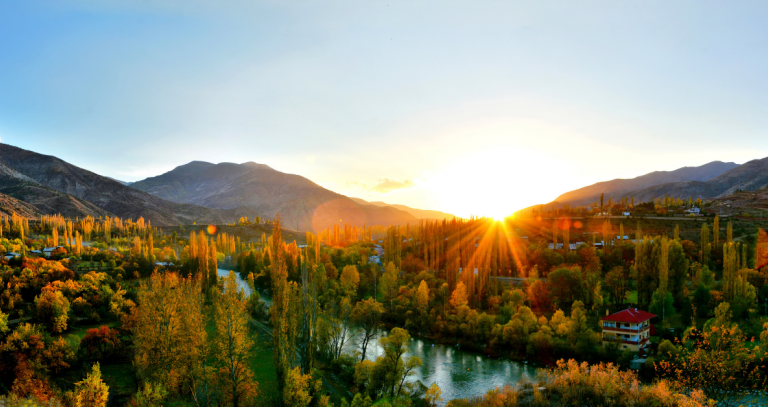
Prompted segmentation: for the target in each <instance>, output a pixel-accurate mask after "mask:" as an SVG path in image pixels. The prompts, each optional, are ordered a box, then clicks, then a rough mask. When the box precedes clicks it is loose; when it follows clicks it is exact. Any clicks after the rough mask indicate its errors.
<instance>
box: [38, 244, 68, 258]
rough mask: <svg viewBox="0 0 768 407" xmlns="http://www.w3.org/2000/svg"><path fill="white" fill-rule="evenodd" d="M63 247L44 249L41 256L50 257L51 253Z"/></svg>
mask: <svg viewBox="0 0 768 407" xmlns="http://www.w3.org/2000/svg"><path fill="white" fill-rule="evenodd" d="M63 247H64V246H56V247H46V248H45V249H43V256H45V257H51V253H53V251H54V250H56V249H59V248H63Z"/></svg>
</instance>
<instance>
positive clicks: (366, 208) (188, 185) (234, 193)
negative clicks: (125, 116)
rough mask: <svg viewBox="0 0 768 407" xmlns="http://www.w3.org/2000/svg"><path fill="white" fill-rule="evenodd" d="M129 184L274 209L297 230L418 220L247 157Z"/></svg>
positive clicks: (190, 199)
mask: <svg viewBox="0 0 768 407" xmlns="http://www.w3.org/2000/svg"><path fill="white" fill-rule="evenodd" d="M131 187H132V188H135V189H137V190H141V191H144V192H147V193H149V194H152V195H154V196H157V197H159V198H162V199H167V200H169V201H173V202H178V203H189V204H195V205H200V206H204V207H210V208H217V209H231V208H234V207H244V208H249V209H252V210H254V211H256V212H258V213H260V214H261V215H262V216H266V217H268V218H271V217H274V216H276V215H277V214H278V213H279V214H280V216H281V218H282V220H283V222H284V223H285V224H286V225H288V226H290V227H295V228H297V230H311V231H315V232H319V231H321V230H323V229H326V228H329V227H332V226H333V225H334V224H341V223H349V224H355V225H358V226H363V225H374V224H377V225H388V224H405V223H412V222H416V221H417V219H416V217H415V216H413V215H411V214H410V213H408V212H406V211H402V210H399V209H397V208H393V207H377V206H374V205H362V204H360V203H359V202H355V201H354V200H352V199H351V198H349V197H346V196H344V195H341V194H338V193H336V192H333V191H330V190H327V189H325V188H323V187H321V186H320V185H318V184H316V183H314V182H312V181H311V180H309V179H307V178H305V177H302V176H300V175H296V174H288V173H283V172H280V171H277V170H275V169H273V168H271V167H269V166H268V165H265V164H258V163H255V162H252V161H249V162H246V163H242V164H235V163H226V162H225V163H218V164H213V163H209V162H205V161H192V162H189V163H187V164H183V165H180V166H177V167H176V168H174V169H173V170H171V171H168V172H166V173H164V174H160V175H157V176H154V177H149V178H146V179H144V180H141V181H137V182H135V183H133V184H131Z"/></svg>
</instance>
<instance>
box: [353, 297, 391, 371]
mask: <svg viewBox="0 0 768 407" xmlns="http://www.w3.org/2000/svg"><path fill="white" fill-rule="evenodd" d="M383 315H384V306H383V305H382V304H381V303H380V302H378V301H376V299H375V298H369V299H367V300H363V301H360V302H358V303H357V304H355V307H354V308H353V309H352V322H354V323H355V325H357V326H359V327H360V330H361V332H362V337H361V338H360V348H361V353H362V354H361V356H360V360H365V354H366V351H367V349H368V343H369V342H370V341H371V339H373V338H375V337H376V334H377V333H378V332H379V327H380V326H381V318H382V316H383Z"/></svg>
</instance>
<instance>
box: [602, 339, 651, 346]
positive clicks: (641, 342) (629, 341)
mask: <svg viewBox="0 0 768 407" xmlns="http://www.w3.org/2000/svg"><path fill="white" fill-rule="evenodd" d="M602 339H603V342H615V343H623V344H625V345H640V346H644V345H645V344H647V343H648V338H642V339H638V340H632V339H624V338H606V337H603V338H602Z"/></svg>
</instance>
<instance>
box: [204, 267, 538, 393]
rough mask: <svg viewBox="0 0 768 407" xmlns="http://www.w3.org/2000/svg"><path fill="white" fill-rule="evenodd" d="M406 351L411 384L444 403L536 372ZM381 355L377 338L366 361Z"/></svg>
mask: <svg viewBox="0 0 768 407" xmlns="http://www.w3.org/2000/svg"><path fill="white" fill-rule="evenodd" d="M218 275H219V276H221V277H227V276H228V275H229V270H223V269H218ZM237 282H238V285H239V286H240V287H241V288H242V289H243V290H245V293H246V295H248V294H250V292H251V290H250V287H248V283H247V282H245V281H244V280H243V279H241V278H240V276H239V275H237ZM262 299H264V300H265V301H268V298H267V297H266V296H265V295H262ZM408 347H409V351H408V352H407V353H406V357H410V356H411V355H416V356H418V357H419V358H420V359H421V362H422V365H421V367H420V368H418V369H416V370H415V373H416V374H415V375H414V376H412V377H411V380H414V379H415V380H421V382H422V383H424V385H425V386H430V385H431V384H432V383H437V385H438V386H440V390H441V391H442V397H443V400H444V403H445V402H447V401H449V400H452V399H456V398H468V397H474V396H481V395H483V394H485V393H487V392H488V391H489V390H491V389H494V388H496V387H504V385H507V384H514V383H516V382H519V381H521V380H523V379H534V378H535V377H536V373H537V371H538V368H535V367H532V366H528V365H526V364H523V363H520V362H515V361H510V360H504V359H491V358H488V357H485V356H483V355H481V354H479V353H475V352H469V351H465V350H462V349H459V348H456V347H453V346H446V345H441V344H439V343H435V342H432V341H430V340H426V339H418V338H412V339H411V342H410V344H409V346H408ZM359 350H360V347H359V343H358V342H357V341H351V342H350V343H349V344H348V345H347V346H346V347H345V352H346V353H350V354H353V353H354V352H355V351H359ZM383 354H384V350H383V349H382V348H381V346H379V337H376V338H375V339H373V340H371V342H370V344H369V345H368V350H367V352H366V358H367V359H370V360H376V358H377V357H379V356H382V355H383Z"/></svg>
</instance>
